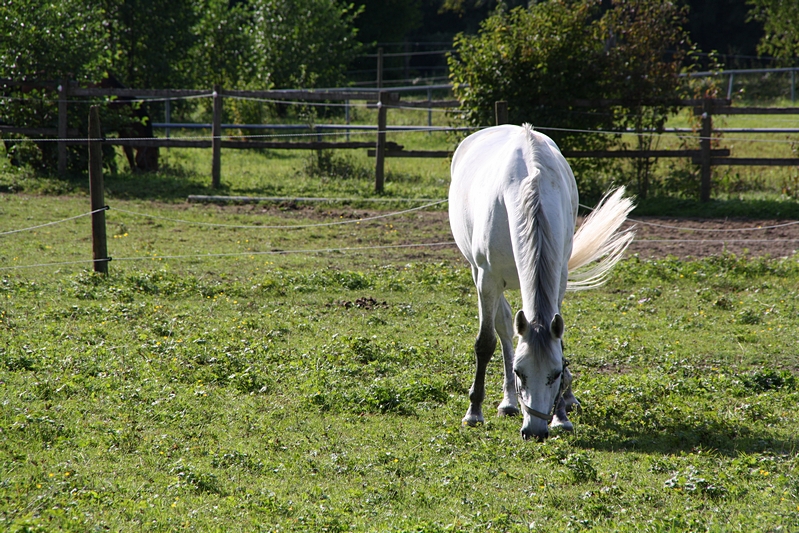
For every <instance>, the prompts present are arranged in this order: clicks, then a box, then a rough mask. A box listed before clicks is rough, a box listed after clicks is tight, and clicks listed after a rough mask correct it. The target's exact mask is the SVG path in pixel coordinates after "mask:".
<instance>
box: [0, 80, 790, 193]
mask: <svg viewBox="0 0 799 533" xmlns="http://www.w3.org/2000/svg"><path fill="white" fill-rule="evenodd" d="M0 81H2V80H0ZM11 84H12V85H14V84H17V85H21V82H13V83H11ZM43 86H44V85H43ZM56 88H57V91H58V130H57V139H56V140H55V142H56V143H57V144H58V170H59V173H60V174H62V175H63V174H65V173H66V169H67V161H66V158H67V149H66V148H67V145H69V144H82V143H83V142H86V141H84V140H82V139H71V140H67V139H68V130H67V109H68V104H69V98H68V97H69V96H88V97H91V96H118V97H122V98H144V99H146V98H166V99H170V98H177V97H202V96H205V97H207V95H208V93H207V91H203V90H183V89H84V88H80V87H76V86H74V83H73V84H70V83H69V82H61V83H59V84H58V85H57V87H56ZM434 88H438V87H436V86H427V87H407V88H391V89H387V88H378V89H376V90H363V89H360V90H356V89H353V90H343V89H340V90H314V91H310V90H273V91H240V90H222V89H221V87H219V86H214V90H213V92H212V93H211V96H212V98H213V117H214V118H213V122H212V124H211V132H212V135H211V137H210V140H203V139H201V138H200V139H198V138H193V139H170V138H167V139H161V138H156V137H152V138H151V137H145V138H144V139H141V138H139V139H136V140H131V138H116V139H114V138H106V139H103V140H102V141H101V142H103V143H105V144H111V145H122V146H129V147H132V148H136V149H141V150H144V149H146V148H149V147H187V148H208V147H210V148H211V149H212V164H211V176H212V178H211V185H212V187H219V186H220V185H221V149H222V148H226V149H227V148H232V149H247V148H265V149H306V150H326V149H364V148H365V149H367V150H369V151H368V152H367V154H368V155H370V156H374V158H375V191H376V192H378V193H380V192H382V190H383V182H384V175H385V171H384V166H385V158H386V157H449V156H450V155H451V153H452V151H451V150H438V151H423V150H418V151H405V150H404V149H403V147H402V146H397V145H396V144H395V145H390V144H389V143H388V141H387V139H386V134H387V133H388V131H390V130H391V129H392V128H391V127H389V126H388V125H387V118H386V113H387V111H388V110H389V109H397V108H400V107H408V106H401V105H400V93H403V92H408V91H419V90H427V91H428V102H427V106H428V108H430V109H432V106H433V101H432V99H431V96H430V95H431V94H432V92H431V91H432V90H433V89H434ZM440 88H442V89H443V88H447V89H450V88H451V86H450V85H449V84H447V85H442V86H441V87H440ZM374 97H377V104H376V105H375V106H374V107H375V108H376V109H377V111H378V112H377V126H376V128H375V127H372V129H371V132H372V133H373V134H376V142H375V143H374V144H371V143H369V142H361V143H357V142H349V141H348V142H345V143H323V142H321V141H316V142H305V143H302V142H295V143H288V142H286V143H279V142H272V143H270V142H266V141H263V142H258V141H245V140H242V139H253V138H256V137H260V138H262V139H266V138H270V137H274V136H271V135H263V136H249V135H248V136H242V135H238V136H227V137H226V136H223V135H222V133H221V132H222V124H221V117H222V105H223V98H247V99H250V98H255V99H259V98H260V99H265V100H268V99H275V100H277V99H283V100H284V101H286V99H287V98H292V99H293V100H288V101H290V102H292V103H299V102H303V103H304V104H308V105H311V104H314V105H316V104H317V103H320V102H324V101H345V102H347V104H343V105H348V103H349V101H350V100H366V101H367V102H369V101H371V100H372V99H373V98H374ZM500 103H501V102H498V104H500ZM563 103H564V104H567V103H568V102H563ZM651 103H655V102H644V104H651ZM661 103H662V102H661ZM304 104H303V105H304ZM554 104H557V103H553V105H554ZM624 104H625V102H622V101H618V100H596V101H587V100H585V101H583V100H580V101H574V102H571V103H570V105H572V106H578V107H582V106H587V107H597V106H600V107H602V106H618V105H624ZM669 104H670V105H671V104H674V105H682V106H694V111H693V112H694V115H696V116H698V117H700V118H701V121H702V126H701V131H700V132H699V136H698V137H697V136H680V135H678V138H692V139H696V140H698V142H699V145H700V146H699V149H698V150H670V151H667V150H657V151H649V150H647V151H640V150H603V151H564V155H565V156H566V157H572V158H639V159H640V158H647V159H648V158H661V157H691V158H692V159H693V161H694V163H695V164H697V165H699V166H700V169H701V172H700V199H701V200H702V201H708V200H709V199H710V193H711V180H712V167H713V166H714V165H715V166H718V165H724V166H732V165H738V166H740V165H744V166H795V165H797V164H799V158H732V157H729V156H730V151H729V150H728V149H713V148H712V147H711V143H712V142H713V140H714V137H713V135H714V133H713V128H712V115H713V114H717V115H718V114H722V115H733V114H799V109H797V108H733V107H731V106H730V101H729V100H722V99H702V100H699V99H694V100H674V101H673V102H672V101H669ZM419 105H420V106H424V105H425V103H424V102H422V103H420V104H419ZM442 105H444V104H442ZM414 107H415V106H414ZM495 109H496V113H497V123H505V122H507V104H506V103H505V106H504V107H496V108H495ZM500 109H502V110H504V113H503V114H502V115H500ZM345 129H346V127H345ZM476 129H479V128H476ZM538 129H540V130H542V131H569V132H574V133H590V134H609V135H621V134H626V133H630V132H619V131H597V130H576V129H568V128H554V127H547V126H541V127H539V128H538ZM442 130H443V131H452V130H451V129H450V128H445V129H442V128H431V127H429V128H427V129H425V131H442ZM6 131H9V130H8V128H6ZM168 131H169V130H168ZM397 131H400V130H397ZM466 131H468V129H467V130H466ZM351 134H353V132H351V131H347V132H346V133H345V134H344V135H351ZM634 134H636V135H659V134H660V132H635V133H634ZM314 135H315V136H316V137H317V138H318V137H321V136H323V135H334V136H337V135H338V134H335V133H330V134H326V133H325V132H322V131H317V132H314V133H310V134H308V136H314ZM167 136H168V134H167ZM290 136H292V137H300V135H294V134H291V135H290ZM226 139H227V140H226ZM232 139H238V140H232ZM730 140H733V141H740V142H757V143H790V142H791V141H789V140H768V139H753V138H750V139H746V138H731V139H730ZM370 148H371V149H370ZM156 157H157V156H156Z"/></svg>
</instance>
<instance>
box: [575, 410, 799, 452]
mask: <svg viewBox="0 0 799 533" xmlns="http://www.w3.org/2000/svg"><path fill="white" fill-rule="evenodd" d="M575 428H576V432H575V435H574V437H573V440H572V444H573V445H574V446H577V447H581V448H585V449H591V450H602V451H612V452H618V451H638V452H642V453H648V454H659V455H670V454H675V453H676V454H679V453H681V452H692V451H696V450H712V451H713V452H714V453H717V454H719V455H723V456H727V457H736V456H738V455H740V454H743V453H763V452H772V453H775V454H783V453H794V452H795V451H796V450H797V449H799V437H785V436H784V435H780V434H778V433H777V432H775V431H773V430H771V429H769V428H762V427H761V428H757V429H752V428H750V427H748V426H746V425H742V424H737V423H733V422H728V421H715V420H710V421H708V420H701V419H695V418H693V419H687V420H685V421H682V422H675V423H671V424H668V425H665V426H661V427H658V428H646V427H640V428H633V427H630V425H629V424H622V423H616V422H614V421H610V420H607V421H604V422H600V423H598V424H595V425H594V426H593V428H592V429H594V430H596V431H584V432H581V431H580V423H579V418H578V419H577V421H576V422H575Z"/></svg>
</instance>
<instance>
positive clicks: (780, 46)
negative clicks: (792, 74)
mask: <svg viewBox="0 0 799 533" xmlns="http://www.w3.org/2000/svg"><path fill="white" fill-rule="evenodd" d="M747 3H748V4H749V5H751V6H752V10H751V11H750V17H751V20H756V21H759V22H762V23H763V29H764V30H765V35H763V37H762V38H761V39H760V43H759V44H758V46H757V51H758V52H760V53H761V54H764V55H771V56H774V57H777V58H780V59H783V60H787V61H788V62H789V63H790V64H792V65H795V64H796V60H797V57H798V56H799V26H797V22H799V2H796V1H795V0H748V2H747Z"/></svg>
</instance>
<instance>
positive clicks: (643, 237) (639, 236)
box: [628, 217, 799, 258]
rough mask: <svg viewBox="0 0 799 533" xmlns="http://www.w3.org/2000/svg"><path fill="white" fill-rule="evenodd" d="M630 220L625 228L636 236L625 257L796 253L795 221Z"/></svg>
mask: <svg viewBox="0 0 799 533" xmlns="http://www.w3.org/2000/svg"><path fill="white" fill-rule="evenodd" d="M633 218H634V221H631V222H630V224H628V226H632V225H635V227H636V235H635V240H634V241H633V243H632V244H631V245H630V248H629V251H628V253H637V254H639V256H641V257H644V258H658V257H666V256H669V255H672V256H675V257H679V258H701V257H707V256H711V255H719V254H722V253H724V252H729V253H734V254H735V255H750V256H770V257H787V256H791V255H793V254H795V253H796V252H797V250H799V222H797V221H795V220H751V219H747V220H742V219H724V220H719V219H686V218H681V219H675V218H665V217H633Z"/></svg>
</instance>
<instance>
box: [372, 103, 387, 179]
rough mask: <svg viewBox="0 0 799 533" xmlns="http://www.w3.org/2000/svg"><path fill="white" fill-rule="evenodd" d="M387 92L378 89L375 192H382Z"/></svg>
mask: <svg viewBox="0 0 799 533" xmlns="http://www.w3.org/2000/svg"><path fill="white" fill-rule="evenodd" d="M386 104H388V93H387V92H384V91H380V96H379V99H378V101H377V146H375V192H377V193H382V192H383V182H384V174H383V171H384V163H385V160H386V112H387V111H388V109H387V107H386Z"/></svg>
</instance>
